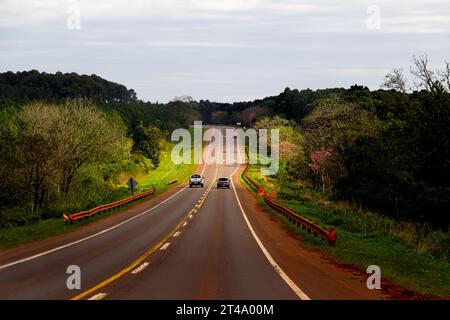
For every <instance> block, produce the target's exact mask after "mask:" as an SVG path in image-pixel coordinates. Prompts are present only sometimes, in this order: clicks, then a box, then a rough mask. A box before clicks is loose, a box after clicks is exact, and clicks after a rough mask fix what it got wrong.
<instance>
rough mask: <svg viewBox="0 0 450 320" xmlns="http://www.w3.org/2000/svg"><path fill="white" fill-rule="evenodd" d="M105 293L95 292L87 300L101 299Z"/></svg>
mask: <svg viewBox="0 0 450 320" xmlns="http://www.w3.org/2000/svg"><path fill="white" fill-rule="evenodd" d="M107 295H108V294H107V293H97V294H96V295H95V296H92V297H90V298H89V299H88V300H102V299H103V298H104V297H106V296H107Z"/></svg>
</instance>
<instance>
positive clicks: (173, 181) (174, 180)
mask: <svg viewBox="0 0 450 320" xmlns="http://www.w3.org/2000/svg"><path fill="white" fill-rule="evenodd" d="M177 182H178V179H172V180H170V181H169V182H167V185H168V186H170V185H171V184H174V183H177Z"/></svg>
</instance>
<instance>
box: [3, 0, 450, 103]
mask: <svg viewBox="0 0 450 320" xmlns="http://www.w3.org/2000/svg"><path fill="white" fill-rule="evenodd" d="M424 53H426V54H427V55H428V58H429V60H430V61H431V66H432V68H439V67H441V66H442V65H443V63H444V61H450V2H449V0H444V1H442V0H421V1H419V0H408V1H404V0H397V1H383V0H380V1H375V0H372V1H366V0H341V1H326V0H311V1H300V0H147V1H146V0H126V1H125V0H0V72H5V71H24V70H32V69H36V70H39V71H45V72H49V73H54V72H57V71H61V72H77V73H79V74H97V75H99V76H101V77H103V78H105V79H107V80H110V81H114V82H118V83H121V84H124V85H125V86H127V87H128V88H133V89H134V90H135V91H136V92H137V94H138V97H139V98H140V99H143V100H146V101H152V102H155V101H159V102H167V101H170V100H172V99H173V98H174V97H176V96H183V95H188V96H192V97H193V98H194V99H196V100H200V99H205V100H206V99H209V100H212V101H217V102H236V101H248V100H253V99H256V98H263V97H266V96H270V95H276V94H278V93H280V92H281V91H283V90H284V88H286V87H290V88H291V89H294V88H298V89H306V88H311V89H318V88H331V87H345V88H348V87H349V86H351V85H353V84H363V85H366V86H368V87H369V88H371V89H377V88H379V87H380V84H381V83H382V81H383V78H384V76H385V75H386V74H387V73H388V72H389V71H390V70H391V69H392V68H393V67H400V68H403V69H404V70H405V71H409V66H410V64H411V59H412V56H413V55H414V54H416V55H420V54H424Z"/></svg>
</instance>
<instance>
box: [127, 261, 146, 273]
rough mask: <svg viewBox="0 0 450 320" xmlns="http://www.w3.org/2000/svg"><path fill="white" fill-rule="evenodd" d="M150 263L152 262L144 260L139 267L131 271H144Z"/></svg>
mask: <svg viewBox="0 0 450 320" xmlns="http://www.w3.org/2000/svg"><path fill="white" fill-rule="evenodd" d="M149 264H150V262H144V263H142V264H141V265H140V266H139V267H137V268H136V269H134V270H133V271H131V273H132V274H138V273H139V272H142V271H144V269H145V268H147V267H148V265H149Z"/></svg>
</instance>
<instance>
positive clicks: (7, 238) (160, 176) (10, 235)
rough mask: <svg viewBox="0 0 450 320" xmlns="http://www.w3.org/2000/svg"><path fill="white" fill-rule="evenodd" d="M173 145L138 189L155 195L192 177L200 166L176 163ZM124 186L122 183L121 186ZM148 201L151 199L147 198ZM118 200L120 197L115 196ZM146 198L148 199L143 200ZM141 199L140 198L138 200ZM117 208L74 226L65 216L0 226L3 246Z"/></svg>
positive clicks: (62, 229)
mask: <svg viewBox="0 0 450 320" xmlns="http://www.w3.org/2000/svg"><path fill="white" fill-rule="evenodd" d="M173 146H174V145H173V144H171V143H168V144H166V147H165V149H164V151H163V153H162V154H161V162H160V165H159V167H158V168H157V169H155V170H151V171H150V172H149V173H147V174H144V173H142V174H139V175H138V176H137V177H136V180H137V181H138V182H139V189H138V192H140V191H144V190H147V189H149V188H151V187H155V188H156V191H157V192H156V194H160V193H162V192H164V191H167V190H168V189H169V188H172V187H174V186H177V185H179V184H181V183H183V182H184V181H186V180H187V179H188V178H189V175H190V174H192V172H195V170H196V168H197V165H195V164H189V165H188V164H181V165H175V164H174V163H173V162H172V161H171V159H170V153H171V150H172V148H173ZM175 178H178V182H177V183H175V184H173V185H170V186H168V185H167V182H169V181H170V180H172V179H175ZM122 188H123V186H122ZM130 195H131V194H128V195H121V196H119V197H120V198H124V197H128V196H130ZM146 199H147V200H148V198H146ZM115 200H119V199H115ZM141 201H145V200H141ZM138 202H140V201H138ZM138 202H133V203H132V204H129V205H127V206H125V207H122V208H120V209H118V210H124V208H127V207H131V206H133V205H135V204H136V203H138ZM112 212H114V211H111V212H108V213H104V214H101V215H98V216H96V217H92V218H89V219H87V220H84V221H82V222H79V223H76V224H73V225H67V226H66V225H65V224H64V223H63V219H62V215H61V218H51V219H45V220H40V221H38V222H36V223H33V224H28V225H24V226H18V227H10V228H1V229H0V249H6V248H11V247H15V246H17V245H19V244H23V243H27V242H31V241H35V240H40V239H43V238H46V237H49V236H55V235H58V234H62V233H65V232H68V231H72V230H75V229H78V228H80V227H81V226H83V225H86V224H88V223H91V222H93V221H96V220H98V219H101V218H102V217H105V216H107V215H109V214H111V213H112Z"/></svg>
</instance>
